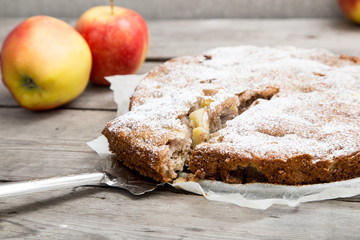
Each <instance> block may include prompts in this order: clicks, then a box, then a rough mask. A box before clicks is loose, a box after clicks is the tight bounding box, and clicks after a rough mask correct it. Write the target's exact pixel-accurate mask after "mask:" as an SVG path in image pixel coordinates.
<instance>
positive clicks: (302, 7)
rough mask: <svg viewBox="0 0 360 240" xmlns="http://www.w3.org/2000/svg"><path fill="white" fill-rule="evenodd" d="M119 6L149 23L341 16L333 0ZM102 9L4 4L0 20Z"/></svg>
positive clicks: (31, 1)
mask: <svg viewBox="0 0 360 240" xmlns="http://www.w3.org/2000/svg"><path fill="white" fill-rule="evenodd" d="M115 4H116V5H118V6H124V7H128V8H131V9H134V10H135V11H138V12H139V13H140V14H141V15H142V16H144V17H145V18H147V19H174V18H234V17H235V18H261V17H266V18H274V17H278V18H279V17H339V16H341V13H340V10H339V8H338V5H337V3H336V1H333V0H291V1H289V0H276V1H275V0H261V1H259V0H257V1H249V0H207V1H202V0H172V1H169V0H152V1H143V0H132V1H126V0H117V1H115ZM98 5H109V0H87V1H82V0H62V1H52V2H49V1H39V0H12V1H8V0H0V6H1V8H0V16H4V17H5V16H6V17H16V16H17V17H22V16H32V15H39V14H42V15H51V16H54V17H79V16H80V14H82V13H83V12H84V11H85V10H86V9H88V8H90V7H93V6H98Z"/></svg>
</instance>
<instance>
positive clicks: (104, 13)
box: [76, 6, 149, 85]
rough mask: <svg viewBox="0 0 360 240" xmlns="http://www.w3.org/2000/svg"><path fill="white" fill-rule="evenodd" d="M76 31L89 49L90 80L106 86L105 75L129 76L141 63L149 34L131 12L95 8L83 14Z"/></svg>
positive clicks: (141, 21)
mask: <svg viewBox="0 0 360 240" xmlns="http://www.w3.org/2000/svg"><path fill="white" fill-rule="evenodd" d="M76 29H77V30H78V31H79V33H80V34H81V35H82V36H83V37H84V38H85V40H86V41H87V43H88V44H89V46H90V49H91V53H92V57H93V66H92V71H91V76H90V79H91V81H92V82H93V83H95V84H100V85H109V82H108V81H106V80H105V78H104V77H105V76H111V75H121V74H133V73H136V72H137V71H138V69H139V68H140V67H141V65H142V63H143V62H144V60H145V57H146V54H147V50H148V46H149V32H148V28H147V25H146V22H145V20H144V19H143V18H142V17H141V16H140V15H139V14H138V13H137V12H135V11H133V10H130V9H127V8H123V7H114V8H113V14H112V13H111V8H110V6H97V7H93V8H90V9H89V10H87V11H86V12H84V13H83V14H82V15H81V16H80V18H79V19H78V21H77V24H76Z"/></svg>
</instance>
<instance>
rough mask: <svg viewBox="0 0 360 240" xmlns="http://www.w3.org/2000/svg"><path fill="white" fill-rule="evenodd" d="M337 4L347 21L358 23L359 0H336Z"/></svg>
mask: <svg viewBox="0 0 360 240" xmlns="http://www.w3.org/2000/svg"><path fill="white" fill-rule="evenodd" d="M338 3H339V6H340V8H341V10H342V11H343V13H344V14H345V15H346V17H347V18H348V19H350V20H351V21H353V22H355V23H360V0H338Z"/></svg>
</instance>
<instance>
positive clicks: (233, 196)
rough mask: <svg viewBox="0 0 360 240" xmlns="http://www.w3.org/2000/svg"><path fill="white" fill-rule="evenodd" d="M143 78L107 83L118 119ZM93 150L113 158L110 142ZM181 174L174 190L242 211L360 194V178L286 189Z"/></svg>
mask: <svg viewBox="0 0 360 240" xmlns="http://www.w3.org/2000/svg"><path fill="white" fill-rule="evenodd" d="M143 76H144V75H123V76H111V77H108V78H107V80H108V81H109V82H110V83H111V86H110V88H111V89H112V90H113V91H114V100H115V102H116V103H117V104H118V115H120V114H123V113H125V112H126V111H127V107H128V104H129V100H128V99H129V97H130V96H131V94H132V92H133V90H134V89H135V87H136V85H137V84H138V83H139V82H140V80H141V79H142V78H143ZM88 145H89V147H90V148H92V149H93V150H94V151H96V152H97V153H98V154H99V155H103V156H104V155H109V154H111V153H110V152H109V150H108V143H107V139H106V138H105V137H104V136H100V137H98V138H97V139H94V140H93V141H90V142H88ZM185 178H186V174H185V173H182V174H181V175H180V177H179V178H178V179H176V180H175V181H174V182H173V183H172V184H170V185H171V186H173V187H175V188H178V189H182V190H185V191H188V192H192V193H195V194H199V195H203V196H204V197H205V198H206V199H208V200H214V201H220V202H226V203H233V204H236V205H238V206H241V207H248V208H255V209H267V208H269V207H271V206H272V205H273V204H280V205H287V206H289V207H296V206H298V205H299V204H300V203H303V202H314V201H322V200H328V199H336V198H347V197H353V196H356V195H359V194H360V178H354V179H350V180H346V181H339V182H333V183H324V184H313V185H303V186H287V185H276V184H267V183H251V184H227V183H223V182H219V181H210V180H199V181H197V182H191V181H183V180H184V179H185Z"/></svg>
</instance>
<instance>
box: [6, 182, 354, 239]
mask: <svg viewBox="0 0 360 240" xmlns="http://www.w3.org/2000/svg"><path fill="white" fill-rule="evenodd" d="M359 214H360V203H359V202H352V203H344V202H340V201H324V202H319V203H307V204H302V205H301V206H300V207H298V208H288V207H284V206H274V207H272V208H270V209H268V210H266V211H260V210H254V209H247V208H240V207H237V206H235V205H231V204H225V203H220V202H213V201H207V200H205V199H204V198H203V197H201V196H196V195H185V194H177V193H172V192H169V191H165V192H164V191H155V192H152V193H149V194H146V195H144V196H141V197H134V196H131V195H130V194H128V193H127V192H125V191H123V190H118V189H99V188H97V189H94V188H77V189H75V190H74V191H71V190H67V191H65V190H64V191H52V192H49V193H47V194H33V195H29V196H27V197H16V198H11V199H0V228H1V229H2V231H0V238H1V239H7V238H16V239H23V238H26V239H49V238H51V239H129V238H131V239H293V238H294V237H295V238H296V239H356V238H357V237H358V234H359V228H358V224H359V218H358V215H359Z"/></svg>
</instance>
